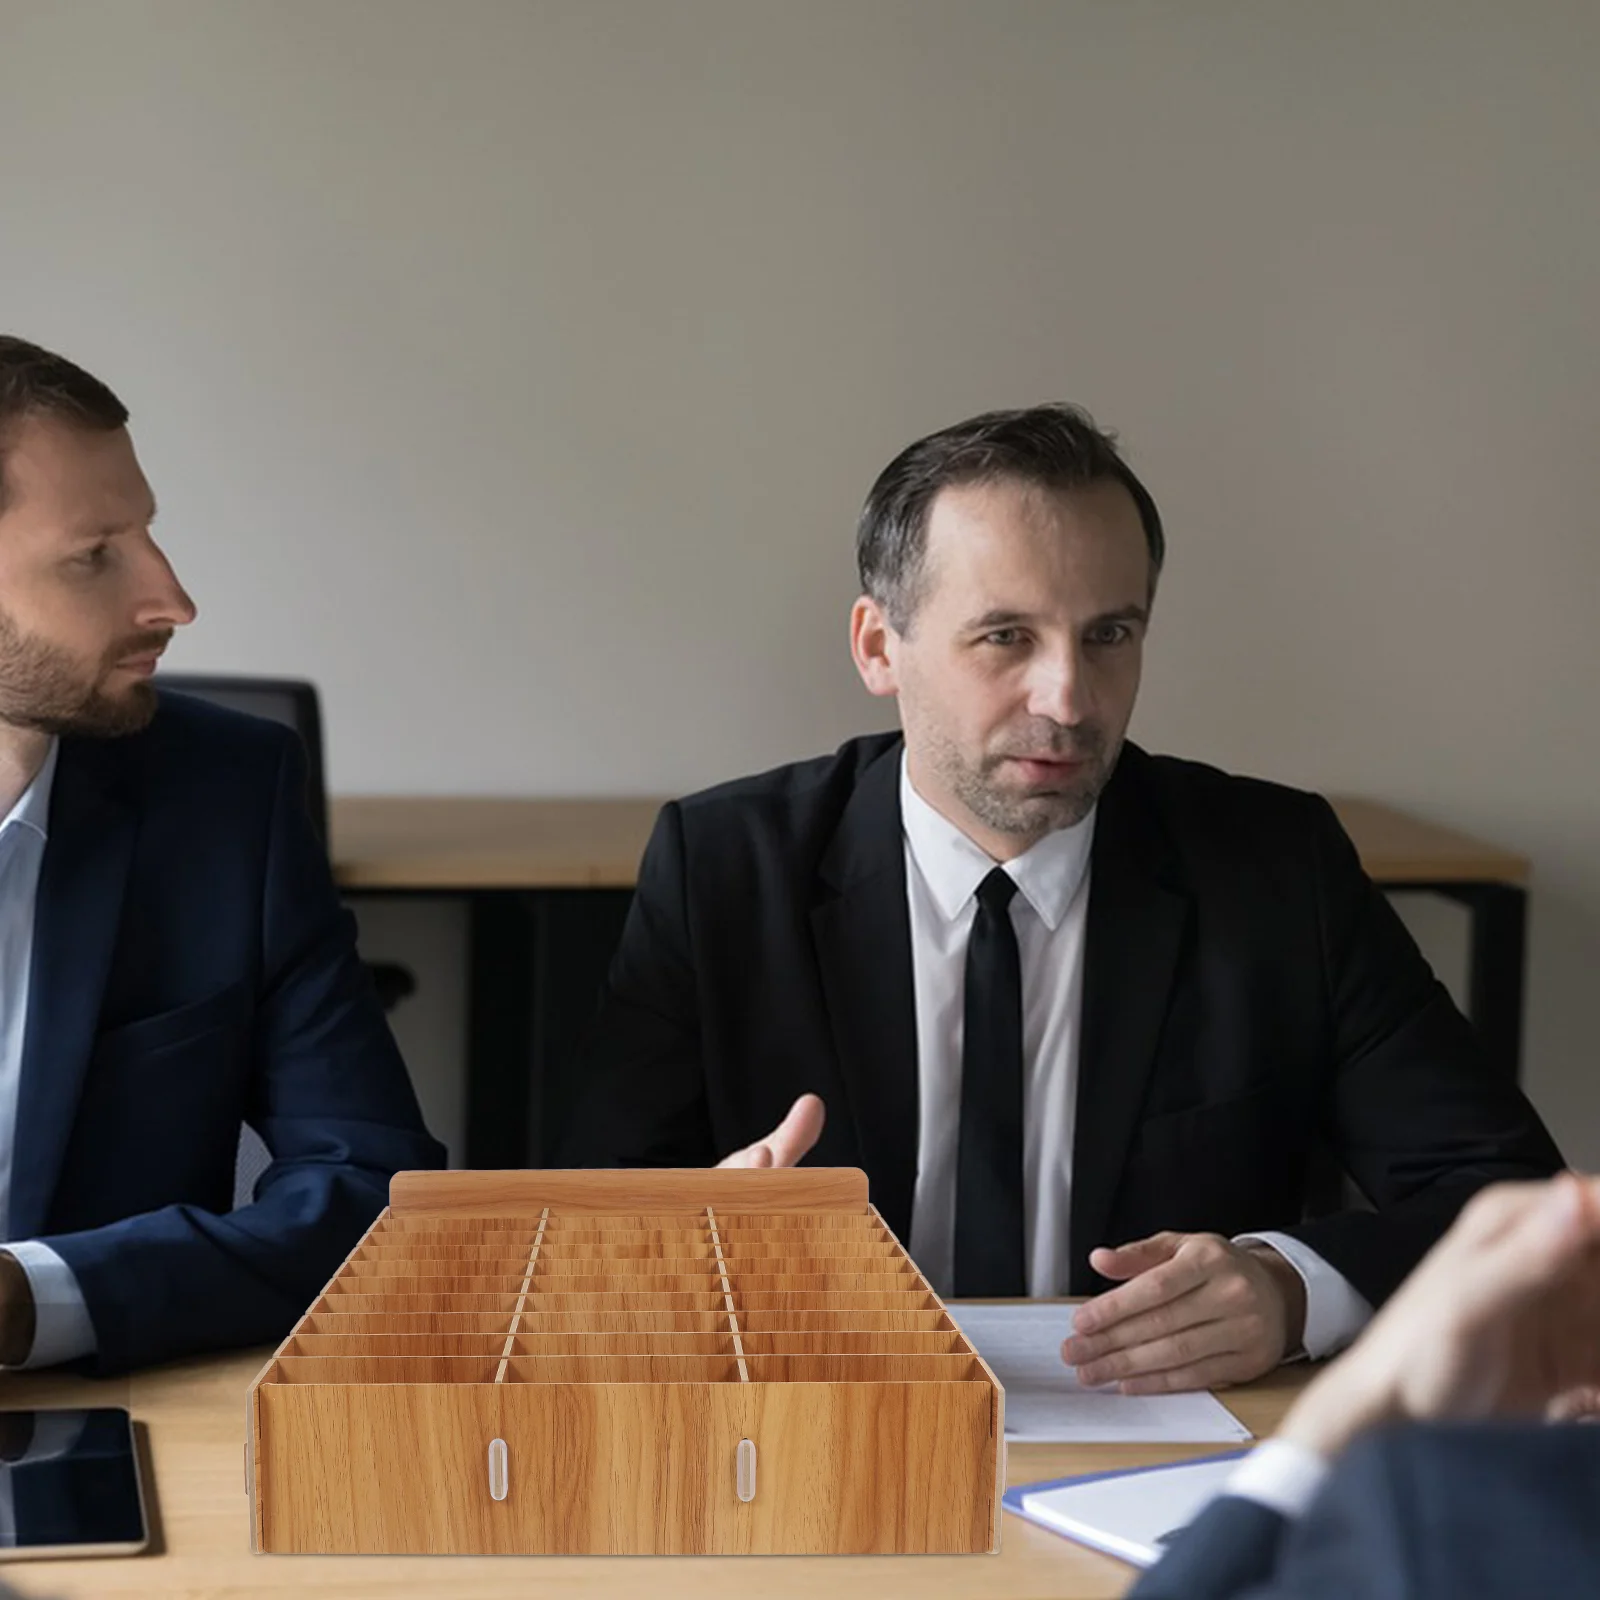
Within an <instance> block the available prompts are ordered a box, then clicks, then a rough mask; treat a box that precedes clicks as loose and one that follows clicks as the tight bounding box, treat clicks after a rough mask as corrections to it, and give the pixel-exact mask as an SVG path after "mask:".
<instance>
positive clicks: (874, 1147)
mask: <svg viewBox="0 0 1600 1600" xmlns="http://www.w3.org/2000/svg"><path fill="white" fill-rule="evenodd" d="M901 748H902V746H901V744H900V741H899V740H896V741H895V742H894V743H893V744H891V745H890V746H889V748H888V749H887V750H885V751H884V753H883V754H882V755H880V756H878V757H877V758H876V759H875V760H874V761H873V762H872V763H871V765H869V766H868V767H867V769H866V770H865V771H864V772H863V773H862V775H861V777H860V780H859V781H858V782H857V784H856V787H855V790H854V792H853V793H852V795H851V797H850V800H849V803H848V804H847V805H846V807H845V809H844V813H843V815H842V816H841V818H840V821H839V827H838V830H837V832H836V833H835V834H834V837H833V840H832V842H831V844H830V845H829V847H828V850H827V852H826V854H825V855H824V857H823V859H822V864H821V868H820V877H821V883H822V892H821V895H820V897H819V900H818V903H817V904H816V905H815V906H814V907H813V908H812V912H811V931H812V938H813V940H814V942H815V946H816V953H817V966H818V969H819V971H820V973H821V976H822V991H823V1001H824V1004H825V1005H826V1007H827V1012H828V1022H829V1026H830V1027H831V1029H832V1032H833V1041H834V1048H835V1050H836V1051H837V1052H838V1056H839V1063H840V1068H841V1073H842V1076H843V1079H844V1085H845V1094H846V1096H847V1098H848V1100H849V1108H848V1109H849V1113H850V1116H851V1117H852V1119H853V1120H854V1122H855V1128H856V1139H857V1143H858V1145H859V1147H860V1150H861V1159H862V1162H863V1164H864V1165H865V1167H866V1169H867V1171H868V1172H869V1173H870V1174H871V1176H872V1201H873V1204H874V1205H876V1206H877V1207H878V1209H879V1210H880V1211H881V1212H882V1213H883V1216H884V1220H885V1221H886V1222H887V1223H888V1224H889V1226H890V1227H891V1228H892V1229H893V1230H894V1231H895V1233H897V1234H898V1235H899V1236H900V1238H902V1239H909V1238H910V1236H911V1201H912V1195H913V1192H914V1190H915V1188H916V1177H917V1135H918V1128H917V1115H918V1109H917V1022H916V998H915V990H914V983H913V979H912V970H911V915H910V912H909V910H908V909H907V905H906V869H905V844H904V840H903V837H902V833H901V826H900V751H901Z"/></svg>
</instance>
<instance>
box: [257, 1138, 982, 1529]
mask: <svg viewBox="0 0 1600 1600" xmlns="http://www.w3.org/2000/svg"><path fill="white" fill-rule="evenodd" d="M1003 1404H1004V1396H1003V1394H1002V1391H1001V1388H1000V1385H999V1384H998V1382H996V1380H995V1377H994V1374H993V1373H992V1372H991V1371H990V1370H989V1369H988V1367H987V1366H985V1365H984V1363H983V1361H982V1360H981V1359H980V1358H979V1357H978V1355H977V1353H976V1351H974V1350H973V1348H972V1347H971V1345H969V1344H968V1343H967V1341H966V1339H965V1338H964V1337H963V1335H962V1333H961V1331H960V1329H959V1328H958V1327H957V1326H956V1325H955V1323H954V1322H953V1321H952V1320H951V1319H950V1317H949V1316H948V1314H947V1313H946V1311H945V1308H944V1305H943V1303H942V1302H941V1301H940V1300H939V1298H938V1296H937V1295H935V1294H934V1293H933V1291H932V1290H931V1289H930V1288H929V1287H928V1284H927V1281H926V1280H925V1279H924V1278H923V1277H922V1275H921V1274H920V1273H919V1272H918V1271H917V1269H916V1267H915V1265H914V1264H913V1263H912V1261H911V1259H910V1257H909V1256H907V1254H906V1253H905V1251H904V1250H903V1249H902V1248H901V1245H900V1243H899V1241H898V1240H897V1239H896V1238H895V1237H894V1235H893V1234H892V1233H890V1231H889V1229H888V1228H887V1227H886V1226H885V1225H884V1222H883V1219H882V1218H881V1217H880V1216H879V1215H878V1213H877V1212H876V1211H875V1210H874V1209H873V1208H872V1206H870V1205H869V1204H868V1202H867V1183H866V1177H865V1175H864V1174H863V1173H860V1172H857V1171H854V1170H846V1169H813V1168H800V1169H796V1170H792V1171H770V1170H769V1171H759V1172H758V1171H721V1170H713V1171H680V1172H664V1171H654V1172H634V1171H629V1172H500V1173H493V1172H449V1173H437V1172H423V1173H401V1174H399V1175H398V1176H397V1177H396V1178H395V1179H394V1181H393V1183H392V1184H391V1186H390V1204H389V1208H388V1209H387V1210H386V1211H385V1212H384V1213H383V1215H382V1216H380V1217H379V1218H378V1220H377V1221H376V1222H375V1223H374V1224H373V1226H372V1227H371V1228H370V1229H369V1230H368V1232H367V1234H366V1235H365V1237H364V1238H363V1239H362V1240H361V1242H360V1243H359V1244H358V1245H357V1246H356V1248H355V1250H353V1251H352V1252H351V1254H350V1256H349V1258H348V1259H347V1260H346V1262H345V1263H344V1265H343V1266H342V1267H341V1268H340V1270H339V1272H338V1274H337V1275H336V1276H335V1277H334V1278H333V1280H332V1281H331V1282H330V1283H329V1284H328V1285H327V1286H326V1288H325V1289H324V1290H323V1292H322V1294H321V1295H319V1296H318V1298H317V1300H316V1302H315V1303H314V1304H313V1305H312V1306H311V1308H310V1309H309V1310H308V1311H307V1313H306V1315H305V1316H304V1317H302V1318H301V1319H300V1321H299V1323H297V1324H296V1326H295V1328H294V1329H293V1331H292V1332H291V1333H290V1335H289V1337H288V1338H287V1339H285V1340H284V1342H283V1344H282V1345H281V1346H280V1347H279V1349H278V1350H277V1352H276V1353H275V1354H274V1356H273V1358H272V1359H271V1360H270V1361H269V1362H268V1363H267V1365H266V1367H265V1368H264V1369H263V1370H262V1372H261V1373H260V1374H259V1376H258V1377H257V1378H256V1380H255V1382H254V1384H252V1386H251V1389H250V1398H249V1462H248V1472H247V1477H248V1480H249V1485H250V1493H251V1513H252V1514H251V1527H252V1538H253V1541H254V1545H255V1548H256V1549H257V1550H261V1551H270V1552H285V1553H288V1552H298V1553H311V1552H320V1553H329V1554H332V1553H352V1554H355V1553H362V1554H410V1553H415V1554H425V1553H431V1554H446V1553H450V1554H467V1553H484V1554H569V1555H576V1554H596V1555H602V1554H640V1555H644V1554H650V1555H661V1554H674V1553H682V1554H752V1553H754V1554H764V1553H779V1552H784V1553H794V1554H828V1553H834V1554H869V1553H942V1554H961V1553H972V1552H978V1551H986V1550H995V1549H997V1548H998V1547H999V1510H1000V1491H1001V1488H1002V1477H1001V1472H1002V1468H1001V1461H1002V1440H1003V1437H1004V1434H1003V1426H1002V1408H1003ZM752 1468H753V1471H752ZM752 1491H753V1492H752Z"/></svg>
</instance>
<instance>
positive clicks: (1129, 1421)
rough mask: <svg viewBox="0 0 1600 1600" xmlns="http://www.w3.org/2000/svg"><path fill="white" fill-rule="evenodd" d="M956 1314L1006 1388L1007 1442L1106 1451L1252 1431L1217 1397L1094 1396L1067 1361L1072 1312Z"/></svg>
mask: <svg viewBox="0 0 1600 1600" xmlns="http://www.w3.org/2000/svg"><path fill="white" fill-rule="evenodd" d="M948 1309H949V1312H950V1315H951V1316H952V1317H954V1318H955V1320H956V1322H958V1323H959V1324H960V1326H961V1331H962V1332H963V1333H964V1334H966V1336H967V1338H968V1339H970V1340H971V1341H972V1343H973V1344H974V1345H975V1346H976V1347H977V1350H978V1353H979V1354H980V1355H981V1356H982V1357H983V1359H984V1360H985V1361H987V1362H988V1363H989V1365H990V1366H991V1367H992V1368H993V1369H994V1375H995V1376H996V1377H997V1378H998V1379H999V1380H1000V1382H1001V1383H1002V1384H1004V1385H1005V1391H1006V1437H1007V1438H1008V1439H1016V1440H1018V1441H1034V1440H1037V1441H1052V1442H1064V1443H1072V1444H1104V1443H1114V1442H1118V1441H1134V1442H1138V1443H1147V1444H1219V1443H1226V1444H1234V1443H1237V1442H1238V1441H1239V1440H1241V1439H1248V1438H1250V1437H1251V1433H1250V1430H1249V1429H1248V1428H1246V1427H1245V1426H1244V1424H1243V1423H1242V1422H1240V1421H1239V1420H1238V1418H1236V1417H1235V1416H1234V1415H1233V1413H1232V1412H1231V1411H1229V1410H1228V1408H1227V1407H1226V1406H1224V1405H1223V1404H1222V1403H1221V1402H1220V1401H1219V1400H1218V1399H1217V1398H1216V1396H1214V1395H1210V1394H1205V1393H1199V1394H1156V1395H1144V1394H1139V1395H1129V1394H1118V1393H1117V1392H1116V1390H1114V1389H1086V1388H1084V1387H1083V1386H1082V1385H1081V1384H1079V1382H1078V1378H1077V1374H1076V1373H1074V1372H1073V1371H1072V1369H1071V1368H1070V1367H1066V1366H1064V1365H1063V1364H1062V1361H1061V1341H1062V1340H1063V1339H1065V1338H1066V1337H1067V1336H1068V1335H1069V1334H1070V1333H1071V1332H1072V1314H1073V1310H1074V1308H1073V1307H1072V1306H1052V1305H1003V1306H982V1305H954V1306H950V1307H949V1308H948Z"/></svg>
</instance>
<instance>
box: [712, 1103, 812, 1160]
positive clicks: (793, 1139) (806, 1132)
mask: <svg viewBox="0 0 1600 1600" xmlns="http://www.w3.org/2000/svg"><path fill="white" fill-rule="evenodd" d="M825 1115H826V1113H825V1112H824V1110H823V1106H822V1098H821V1096H820V1095H814V1094H803V1095H801V1096H800V1098H799V1099H798V1100H796V1101H795V1103H794V1104H793V1105H792V1106H790V1107H789V1115H788V1116H786V1117H785V1118H784V1119H783V1121H782V1122H780V1123H779V1124H778V1126H777V1127H776V1128H774V1129H773V1130H772V1132H771V1133H769V1134H768V1135H767V1136H766V1138H765V1139H758V1140H757V1141H756V1142H755V1143H754V1144H747V1145H746V1146H745V1147H744V1149H743V1150H735V1151H734V1152H733V1154H732V1155H731V1156H724V1157H723V1158H722V1160H721V1161H719V1162H718V1163H717V1165H718V1166H719V1167H792V1166H795V1165H797V1164H798V1163H799V1161H800V1158H801V1157H802V1156H803V1155H804V1154H805V1153H806V1151H808V1150H809V1149H810V1148H811V1147H812V1145H814V1144H815V1143H816V1142H817V1140H818V1139H820V1138H821V1137H822V1124H823V1120H824V1118H825Z"/></svg>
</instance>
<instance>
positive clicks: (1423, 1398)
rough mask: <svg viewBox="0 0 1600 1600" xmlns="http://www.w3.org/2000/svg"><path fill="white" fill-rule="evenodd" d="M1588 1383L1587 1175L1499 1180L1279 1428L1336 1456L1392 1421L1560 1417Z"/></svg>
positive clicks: (1599, 1218) (1596, 1263)
mask: <svg viewBox="0 0 1600 1600" xmlns="http://www.w3.org/2000/svg"><path fill="white" fill-rule="evenodd" d="M1597 1384H1600V1180H1596V1179H1594V1178H1579V1177H1576V1176H1575V1175H1573V1174H1572V1173H1563V1174H1561V1176H1559V1177H1557V1178H1553V1179H1551V1180H1550V1181H1549V1182H1547V1183H1518V1184H1498V1185H1496V1186H1495V1187H1494V1188H1491V1189H1486V1190H1484V1191H1483V1192H1482V1193H1480V1194H1478V1195H1477V1196H1475V1197H1474V1198H1473V1200H1472V1201H1471V1202H1470V1203H1469V1204H1468V1205H1467V1207H1466V1209H1465V1210H1464V1211H1463V1212H1462V1213H1461V1216H1460V1217H1459V1218H1458V1219H1457V1220H1456V1223H1455V1225H1454V1227H1452V1228H1451V1229H1450V1231H1449V1233H1447V1234H1446V1235H1445V1236H1444V1238H1443V1239H1441V1240H1440V1241H1439V1243H1438V1244H1437V1245H1435V1246H1434V1248H1433V1249H1432V1250H1431V1251H1430V1252H1429V1253H1428V1255H1427V1256H1426V1257H1425V1258H1424V1259H1423V1261H1422V1264H1421V1265H1420V1266H1419V1267H1418V1268H1417V1269H1416V1271H1415V1272H1413V1273H1412V1275H1411V1276H1410V1278H1408V1279H1407V1280H1406V1282H1405V1283H1404V1284H1402V1285H1401V1286H1400V1288H1399V1290H1398V1291H1397V1292H1396V1293H1395V1296H1394V1298H1393V1299H1392V1300H1390V1301H1389V1303H1388V1304H1387V1305H1386V1306H1385V1307H1384V1308H1383V1310H1382V1311H1380V1312H1379V1313H1378V1315H1377V1316H1376V1317H1375V1318H1374V1319H1373V1321H1372V1323H1371V1324H1370V1325H1369V1327H1368V1328H1367V1330H1366V1332H1365V1333H1364V1334H1363V1335H1362V1336H1361V1338H1360V1339H1358V1340H1357V1341H1356V1343H1355V1344H1354V1345H1353V1346H1352V1347H1351V1348H1350V1350H1349V1351H1348V1352H1347V1353H1346V1354H1345V1355H1344V1356H1343V1357H1342V1358H1341V1359H1340V1360H1339V1361H1337V1362H1336V1363H1335V1364H1334V1365H1333V1366H1332V1367H1330V1368H1329V1369H1328V1371H1327V1372H1325V1373H1324V1374H1323V1375H1322V1376H1321V1377H1320V1378H1318V1379H1317V1381H1316V1382H1315V1383H1314V1384H1312V1385H1311V1387H1310V1388H1309V1389H1307V1390H1306V1392H1305V1393H1304V1394H1303V1395H1302V1396H1301V1397H1300V1399H1299V1400H1298V1401H1296V1402H1295V1404H1294V1406H1293V1407H1292V1408H1291V1410H1290V1412H1289V1415H1288V1417H1287V1418H1286V1419H1285V1420H1284V1425H1283V1427H1282V1429H1280V1431H1279V1436H1280V1437H1282V1438H1285V1439H1289V1440H1291V1441H1292V1442H1294V1443H1297V1444H1300V1445H1302V1446H1304V1447H1305V1448H1307V1449H1309V1450H1313V1451H1315V1452H1316V1453H1317V1454H1319V1455H1322V1456H1325V1457H1330V1458H1331V1457H1332V1456H1334V1455H1337V1454H1338V1453H1339V1451H1340V1450H1342V1449H1343V1448H1344V1447H1345V1445H1347V1444H1348V1443H1349V1442H1350V1440H1351V1439H1353V1438H1354V1437H1355V1436H1356V1435H1357V1434H1359V1433H1361V1432H1363V1431H1364V1430H1366V1429H1367V1428H1370V1427H1373V1426H1376V1425H1377V1424H1379V1423H1382V1422H1387V1421H1391V1420H1395V1419H1399V1418H1407V1419H1416V1420H1434V1419H1446V1418H1459V1419H1472V1418H1480V1417H1488V1416H1496V1415H1517V1414H1523V1415H1528V1416H1539V1415H1542V1414H1545V1413H1546V1412H1549V1411H1551V1410H1552V1409H1553V1410H1554V1414H1555V1415H1557V1416H1562V1415H1568V1416H1570V1415H1572V1414H1573V1407H1572V1405H1571V1401H1572V1399H1573V1398H1574V1396H1575V1395H1581V1393H1582V1392H1583V1391H1584V1390H1585V1389H1588V1390H1591V1391H1592V1389H1593V1387H1594V1386H1595V1385H1597Z"/></svg>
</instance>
